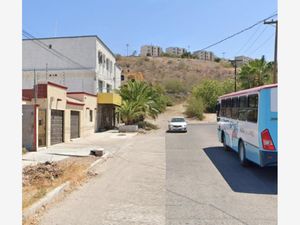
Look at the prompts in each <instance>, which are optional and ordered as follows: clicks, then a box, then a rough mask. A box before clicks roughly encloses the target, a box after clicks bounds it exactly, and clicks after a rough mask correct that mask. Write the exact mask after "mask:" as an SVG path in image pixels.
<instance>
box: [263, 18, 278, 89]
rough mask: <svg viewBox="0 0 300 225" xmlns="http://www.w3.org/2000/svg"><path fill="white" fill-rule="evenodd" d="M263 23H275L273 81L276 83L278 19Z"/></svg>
mask: <svg viewBox="0 0 300 225" xmlns="http://www.w3.org/2000/svg"><path fill="white" fill-rule="evenodd" d="M264 24H275V29H276V30H275V50H274V71H273V83H277V37H278V20H271V21H264Z"/></svg>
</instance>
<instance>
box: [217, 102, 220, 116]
mask: <svg viewBox="0 0 300 225" xmlns="http://www.w3.org/2000/svg"><path fill="white" fill-rule="evenodd" d="M216 113H217V117H219V116H220V103H219V102H218V103H217V105H216Z"/></svg>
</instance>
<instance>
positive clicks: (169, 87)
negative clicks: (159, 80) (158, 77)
mask: <svg viewBox="0 0 300 225" xmlns="http://www.w3.org/2000/svg"><path fill="white" fill-rule="evenodd" d="M164 86H165V90H166V92H167V93H171V94H175V93H184V92H186V88H185V85H184V84H183V83H182V82H181V81H180V80H167V81H165V82H164Z"/></svg>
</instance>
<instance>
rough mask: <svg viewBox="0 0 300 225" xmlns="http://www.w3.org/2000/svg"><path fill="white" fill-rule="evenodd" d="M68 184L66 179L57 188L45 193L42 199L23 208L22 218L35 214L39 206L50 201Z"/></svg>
mask: <svg viewBox="0 0 300 225" xmlns="http://www.w3.org/2000/svg"><path fill="white" fill-rule="evenodd" d="M69 186H70V182H69V181H67V182H65V183H63V184H62V185H60V186H58V187H57V188H55V189H54V190H52V191H50V192H49V193H47V194H46V195H45V196H44V197H43V198H42V199H40V200H39V201H37V202H36V203H34V204H33V205H32V206H30V207H29V208H28V209H26V210H24V212H23V215H22V217H23V220H25V219H28V217H30V216H32V215H33V214H35V213H36V212H37V211H38V210H39V209H40V208H41V207H43V206H44V205H46V204H49V203H50V202H52V201H53V200H54V199H55V198H57V197H58V196H59V195H60V194H61V193H62V192H63V191H65V190H66V189H67V188H68V187H69Z"/></svg>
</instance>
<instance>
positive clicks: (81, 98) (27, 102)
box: [22, 82, 97, 150]
mask: <svg viewBox="0 0 300 225" xmlns="http://www.w3.org/2000/svg"><path fill="white" fill-rule="evenodd" d="M35 87H36V90H34V89H23V90H22V112H23V113H22V121H23V147H25V148H27V149H28V150H37V149H38V148H41V147H48V146H50V145H54V144H59V143H62V142H69V141H70V140H71V139H75V138H80V137H85V136H88V135H90V134H92V133H94V132H95V131H96V129H97V117H96V114H97V95H93V94H90V93H85V92H67V89H68V88H67V87H65V86H62V85H59V84H55V83H52V82H47V83H43V84H38V85H36V86H35Z"/></svg>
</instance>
